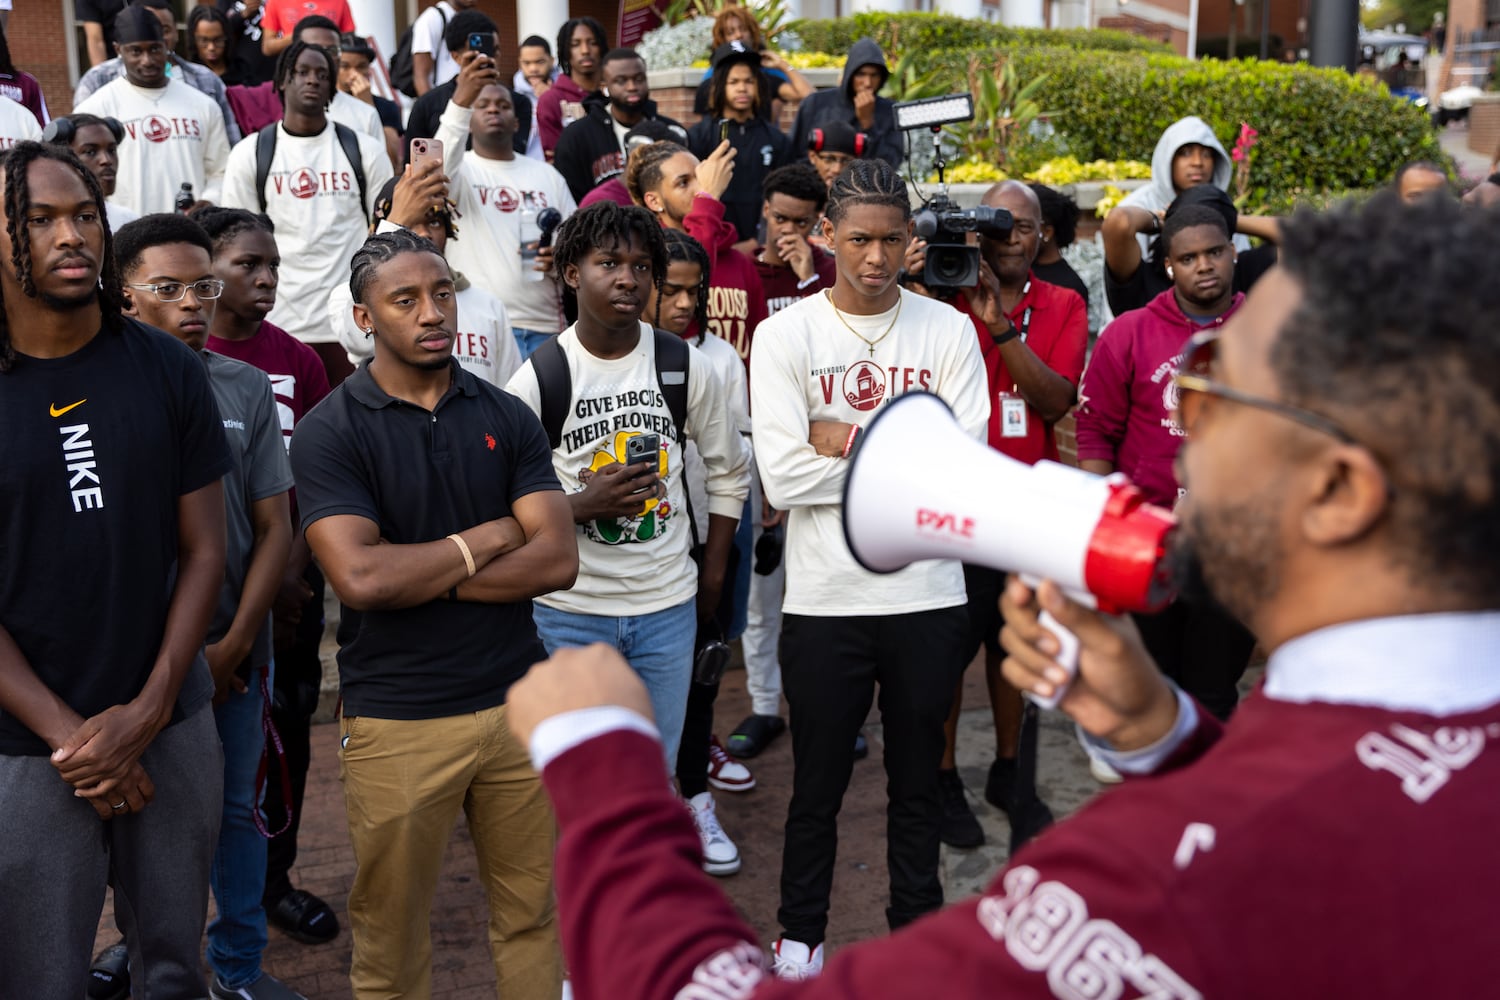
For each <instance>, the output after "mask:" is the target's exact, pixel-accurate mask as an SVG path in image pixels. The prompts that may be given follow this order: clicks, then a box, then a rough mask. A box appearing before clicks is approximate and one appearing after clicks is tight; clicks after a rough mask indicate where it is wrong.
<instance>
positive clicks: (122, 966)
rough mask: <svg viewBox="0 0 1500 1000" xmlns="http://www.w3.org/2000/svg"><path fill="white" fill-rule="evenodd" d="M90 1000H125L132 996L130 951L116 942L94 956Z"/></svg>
mask: <svg viewBox="0 0 1500 1000" xmlns="http://www.w3.org/2000/svg"><path fill="white" fill-rule="evenodd" d="M87 993H88V1000H125V998H126V997H128V996H129V995H130V950H129V949H128V948H126V947H125V942H124V941H119V942H116V943H115V944H112V945H110V946H109V947H108V948H105V949H104V950H103V951H101V952H100V953H99V954H98V955H95V956H94V964H93V965H92V966H90V967H89V988H88V991H87Z"/></svg>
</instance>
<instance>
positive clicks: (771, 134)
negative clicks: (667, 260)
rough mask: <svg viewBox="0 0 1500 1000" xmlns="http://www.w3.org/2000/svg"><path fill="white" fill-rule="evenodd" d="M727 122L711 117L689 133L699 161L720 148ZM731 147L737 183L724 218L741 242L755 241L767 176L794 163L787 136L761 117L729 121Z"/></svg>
mask: <svg viewBox="0 0 1500 1000" xmlns="http://www.w3.org/2000/svg"><path fill="white" fill-rule="evenodd" d="M724 120H725V119H722V118H715V117H712V116H710V117H708V118H703V119H700V120H699V121H698V124H696V125H694V126H693V127H692V128H691V129H689V130H688V149H690V150H692V153H693V155H694V156H696V157H698V159H700V160H702V159H705V158H706V157H707V156H708V155H709V154H710V153H712V152H713V151H714V150H715V149H718V148H719V126H720V123H721V122H723V121H724ZM729 144H730V145H731V146H733V147H734V183H733V184H731V185H729V190H727V191H725V192H724V197H723V199H722V200H723V202H724V218H725V219H726V220H728V222H729V224H730V225H732V226H734V228H735V231H736V232H738V233H739V238H740V239H742V240H753V239H755V234H756V230H757V228H758V227H759V226H760V209H761V204H762V202H764V200H765V195H764V194H763V193H762V191H761V185H762V183H764V181H765V179H766V174H769V173H770V172H771V171H772V170H775V169H776V168H777V167H781V166H785V165H786V164H787V163H790V162H791V159H790V156H789V153H790V147H789V146H788V145H787V138H786V133H784V132H782V131H781V129H779V128H777V127H776V126H775V125H772V124H771V123H770V122H768V121H766V120H765V119H764V118H761V117H759V116H752V117H751V118H750V120H749V121H746V122H737V121H733V120H730V121H729Z"/></svg>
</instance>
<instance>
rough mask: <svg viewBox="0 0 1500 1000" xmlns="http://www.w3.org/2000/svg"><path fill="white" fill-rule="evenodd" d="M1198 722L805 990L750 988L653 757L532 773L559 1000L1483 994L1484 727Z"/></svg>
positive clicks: (1497, 747)
mask: <svg viewBox="0 0 1500 1000" xmlns="http://www.w3.org/2000/svg"><path fill="white" fill-rule="evenodd" d="M1363 665H1364V664H1363V663H1352V664H1347V665H1346V666H1347V668H1348V669H1350V670H1356V671H1357V670H1359V669H1360V668H1361V667H1362V666H1363ZM1410 669H1411V677H1410V681H1409V683H1410V684H1415V685H1418V686H1420V684H1421V667H1420V666H1419V665H1417V664H1411V666H1410ZM1198 717H1199V720H1200V722H1199V728H1198V730H1197V731H1196V732H1195V733H1194V734H1193V735H1192V736H1191V737H1190V738H1189V740H1188V742H1187V743H1186V744H1184V745H1183V746H1182V747H1180V748H1179V749H1178V751H1177V753H1176V754H1175V755H1174V756H1173V757H1172V759H1170V760H1169V761H1167V762H1166V764H1165V765H1164V766H1163V767H1162V768H1161V769H1160V770H1158V772H1157V773H1156V774H1154V775H1152V776H1151V777H1146V778H1132V779H1128V780H1127V782H1126V783H1125V784H1124V785H1123V786H1121V787H1120V788H1118V789H1114V790H1111V791H1108V792H1105V793H1104V794H1102V795H1100V796H1099V797H1097V798H1096V799H1095V800H1094V801H1093V802H1091V803H1090V804H1089V805H1087V806H1085V807H1084V808H1083V809H1082V810H1080V811H1079V812H1078V814H1077V815H1075V816H1073V817H1071V818H1069V819H1068V820H1066V821H1065V822H1062V823H1059V824H1058V825H1056V826H1054V827H1052V828H1051V829H1049V830H1047V831H1045V832H1043V833H1042V834H1041V835H1040V836H1039V837H1037V838H1036V839H1035V840H1034V841H1032V842H1031V843H1030V844H1028V845H1027V846H1026V847H1025V848H1024V849H1023V850H1022V851H1020V852H1019V853H1018V855H1017V856H1016V858H1015V859H1014V860H1013V861H1012V862H1011V863H1010V864H1009V865H1008V866H1007V867H1006V868H1005V870H1004V871H1002V872H1001V873H1000V874H999V875H998V876H997V877H996V879H995V880H994V882H992V883H991V885H990V887H989V888H988V890H987V891H986V892H985V893H984V894H983V895H981V896H979V897H977V898H973V899H968V900H965V901H963V902H959V903H956V904H954V905H952V906H949V907H948V908H946V909H944V910H942V911H940V912H938V913H935V914H932V915H930V916H928V917H925V918H924V919H922V920H920V921H918V922H917V923H915V924H913V925H912V926H910V927H907V928H905V929H904V930H902V931H900V932H899V933H898V934H896V935H894V936H893V937H891V938H890V939H880V940H874V941H867V942H864V943H861V944H857V945H852V946H849V947H846V948H842V949H840V950H839V952H838V954H836V955H834V956H833V958H832V960H831V961H830V962H829V963H828V965H827V967H826V968H825V970H824V972H823V975H822V977H821V978H819V979H816V980H813V981H811V982H805V983H789V982H778V981H775V980H773V979H771V978H770V976H769V974H767V973H765V972H763V971H762V969H763V965H762V963H763V962H764V961H765V957H764V955H763V954H762V952H761V949H760V947H759V946H758V945H757V944H756V934H755V932H754V931H753V930H752V929H751V928H750V927H748V926H747V925H746V924H745V923H744V921H743V920H742V919H741V918H740V916H739V915H738V914H737V912H736V911H735V908H734V906H733V905H732V904H731V902H730V901H729V899H728V898H726V897H725V896H724V895H723V894H722V892H720V890H719V889H717V888H716V887H715V886H714V885H713V884H711V882H712V880H711V879H709V878H708V877H707V876H706V875H704V874H703V872H702V870H701V868H700V867H699V863H700V862H699V842H698V836H697V833H696V832H695V830H694V827H693V821H692V819H691V818H690V817H689V816H688V813H687V810H686V809H684V808H683V805H682V803H681V801H680V800H678V799H677V798H676V797H674V796H673V794H672V792H671V790H670V789H669V787H668V785H667V782H665V781H663V780H662V778H663V773H662V762H661V744H660V743H659V742H657V741H656V740H654V739H652V738H651V737H649V736H645V735H642V734H640V733H638V732H635V731H627V730H614V731H612V732H608V733H605V734H604V735H601V736H597V737H595V738H593V739H591V740H587V741H585V742H583V743H581V744H579V745H578V746H575V747H573V748H572V749H570V750H567V751H564V752H563V753H562V754H560V755H559V756H557V757H556V758H555V759H554V760H552V761H551V762H550V763H549V764H548V765H547V766H546V768H545V769H544V771H543V774H542V777H543V780H544V782H545V783H546V786H547V791H548V793H549V794H550V795H551V798H552V802H553V805H554V807H555V810H556V814H557V820H558V823H559V828H560V830H561V837H560V840H559V843H558V853H557V867H556V880H557V898H558V913H559V918H560V920H561V930H562V941H563V950H564V952H565V953H566V954H567V956H568V964H569V968H570V971H571V973H572V985H573V993H574V996H576V997H578V998H579V1000H595V998H610V1000H646V998H668V997H673V996H686V997H692V998H694V1000H749V998H751V997H753V998H755V1000H776V998H782V997H788V998H790V997H807V998H814V997H828V998H850V1000H855V998H858V1000H883V998H887V997H888V998H892V1000H895V998H902V1000H905V998H911V997H931V996H934V995H939V994H940V995H941V996H943V997H944V998H953V1000H969V998H973V1000H980V998H984V1000H992V998H1006V997H1053V996H1055V997H1068V998H1074V997H1091V998H1092V997H1097V998H1117V997H1121V998H1135V997H1142V996H1150V997H1171V998H1189V997H1191V998H1199V997H1209V998H1220V997H1230V998H1262V997H1276V998H1280V1000H1289V998H1290V1000H1300V998H1309V1000H1311V998H1319V1000H1323V998H1328V997H1360V998H1364V1000H1369V998H1392V1000H1395V998H1402V1000H1405V998H1409V997H1483V996H1493V995H1494V991H1495V984H1496V983H1497V982H1500V950H1497V949H1496V948H1495V947H1494V937H1495V934H1494V929H1495V926H1496V924H1495V916H1494V905H1495V900H1496V899H1497V898H1500V862H1497V861H1496V860H1495V831H1496V830H1497V829H1500V796H1497V795H1496V794H1495V792H1494V789H1495V787H1496V784H1497V782H1500V738H1497V737H1500V704H1490V705H1489V706H1488V707H1484V708H1480V709H1477V710H1470V711H1464V712H1460V713H1457V714H1452V715H1441V716H1434V715H1428V714H1424V713H1421V712H1414V711H1398V710H1389V709H1385V708H1380V707H1367V706H1365V705H1363V704H1358V703H1334V702H1328V701H1307V702H1302V701H1295V700H1285V701H1282V700H1276V699H1273V698H1270V697H1267V696H1266V695H1265V694H1263V693H1262V692H1259V691H1257V692H1256V693H1255V694H1253V695H1252V696H1251V697H1250V698H1248V699H1246V701H1245V702H1244V703H1243V704H1242V705H1241V706H1240V708H1239V710H1238V711H1237V712H1236V713H1235V717H1234V721H1233V723H1232V724H1231V725H1230V726H1229V727H1228V728H1227V730H1226V729H1224V728H1222V727H1221V725H1220V723H1218V722H1217V721H1215V720H1214V719H1212V718H1211V717H1210V716H1209V715H1208V713H1207V712H1206V711H1204V710H1202V709H1201V708H1200V709H1199V711H1198ZM1188 765H1190V766H1188ZM935 987H936V988H937V994H934V988H935ZM679 990H681V991H682V992H680V993H679Z"/></svg>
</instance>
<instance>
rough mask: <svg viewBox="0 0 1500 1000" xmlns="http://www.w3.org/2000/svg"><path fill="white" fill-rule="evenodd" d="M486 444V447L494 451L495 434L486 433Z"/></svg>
mask: <svg viewBox="0 0 1500 1000" xmlns="http://www.w3.org/2000/svg"><path fill="white" fill-rule="evenodd" d="M484 446H485V447H486V448H488V449H489V450H490V451H494V450H495V435H493V434H486V435H485V436H484Z"/></svg>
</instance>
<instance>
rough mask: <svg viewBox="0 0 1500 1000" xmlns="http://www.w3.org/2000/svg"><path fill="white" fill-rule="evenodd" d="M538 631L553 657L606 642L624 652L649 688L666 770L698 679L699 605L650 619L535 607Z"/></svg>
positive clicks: (657, 613) (686, 605) (656, 614)
mask: <svg viewBox="0 0 1500 1000" xmlns="http://www.w3.org/2000/svg"><path fill="white" fill-rule="evenodd" d="M532 617H533V618H535V619H536V631H537V634H538V635H539V636H541V639H542V645H544V646H546V647H547V653H548V655H551V654H552V653H555V652H557V651H558V650H559V649H565V648H568V647H570V646H587V645H590V644H592V643H596V642H602V643H604V644H605V645H607V646H613V647H614V648H615V649H618V650H619V651H620V655H621V656H623V657H625V659H627V660H629V661H630V666H631V667H632V668H633V669H634V670H635V672H636V673H637V674H638V675H640V678H641V680H642V681H644V682H645V684H646V693H647V694H648V695H650V696H651V711H652V712H653V713H654V714H655V715H656V729H657V731H658V732H659V733H661V742H662V746H663V747H664V748H665V749H666V753H667V768H668V770H671V769H672V768H673V767H674V765H675V762H676V760H677V744H678V743H680V742H681V741H682V719H683V716H684V715H685V714H686V712H687V696H688V685H689V684H690V683H691V682H692V673H693V639H694V638H695V637H696V636H697V633H698V609H697V605H696V602H695V601H686V602H684V603H682V604H679V605H677V606H676V607H675V608H667V609H666V610H665V611H655V612H652V613H651V614H649V615H627V616H623V617H619V618H613V617H609V616H606V615H580V614H574V613H573V612H571V611H558V610H557V609H556V608H548V607H544V606H543V605H541V604H534V605H533V606H532Z"/></svg>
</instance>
